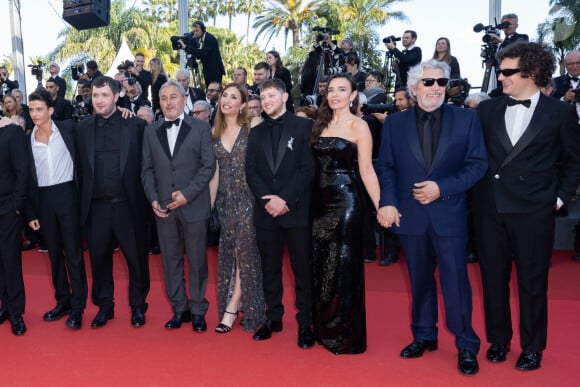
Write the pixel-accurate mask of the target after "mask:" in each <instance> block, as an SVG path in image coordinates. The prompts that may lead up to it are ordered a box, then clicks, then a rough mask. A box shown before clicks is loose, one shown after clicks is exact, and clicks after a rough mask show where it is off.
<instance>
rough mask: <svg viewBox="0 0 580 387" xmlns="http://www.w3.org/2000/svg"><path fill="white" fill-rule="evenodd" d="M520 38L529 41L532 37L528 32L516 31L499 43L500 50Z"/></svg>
mask: <svg viewBox="0 0 580 387" xmlns="http://www.w3.org/2000/svg"><path fill="white" fill-rule="evenodd" d="M518 40H523V41H526V42H527V41H528V40H530V38H529V37H528V35H526V34H518V33H517V32H515V33H514V34H513V35H512V36H510V37H509V38H505V39H504V40H503V42H501V44H500V45H499V50H502V49H504V48H506V47H507V46H509V45H510V44H512V43H514V42H517V41H518Z"/></svg>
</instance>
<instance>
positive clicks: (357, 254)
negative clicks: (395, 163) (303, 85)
mask: <svg viewBox="0 0 580 387" xmlns="http://www.w3.org/2000/svg"><path fill="white" fill-rule="evenodd" d="M357 103H358V97H357V91H356V83H355V82H354V81H353V80H352V78H351V77H350V76H349V75H346V74H337V75H335V76H333V77H331V78H330V80H329V83H328V90H327V99H326V100H325V101H324V102H323V103H322V105H321V106H320V109H319V112H318V118H317V121H316V123H315V124H314V128H313V132H312V151H313V154H314V159H315V163H316V174H315V178H314V192H313V195H312V200H313V224H312V227H313V230H312V235H313V272H314V297H315V300H314V301H315V302H314V305H315V309H314V334H315V335H316V337H317V338H318V341H319V343H321V344H323V345H324V346H325V347H326V348H327V349H328V350H329V351H331V352H333V353H335V354H343V353H362V352H364V351H365V350H366V347H367V340H366V317H365V287H364V259H363V235H362V232H363V218H364V213H363V211H364V210H365V208H366V207H365V205H364V204H363V200H365V199H364V196H363V194H364V192H363V189H364V188H366V189H367V191H368V192H369V195H370V197H371V200H372V202H373V204H374V206H375V207H376V206H377V205H378V201H379V183H378V180H377V176H376V174H375V172H374V169H373V166H372V139H371V134H370V131H369V128H368V126H367V124H366V123H365V122H364V121H363V120H361V119H360V118H358V117H356V116H355V115H354V112H356V106H357ZM357 169H358V173H357ZM359 174H360V178H359V177H358V176H359ZM361 180H362V182H361ZM363 184H364V187H363Z"/></svg>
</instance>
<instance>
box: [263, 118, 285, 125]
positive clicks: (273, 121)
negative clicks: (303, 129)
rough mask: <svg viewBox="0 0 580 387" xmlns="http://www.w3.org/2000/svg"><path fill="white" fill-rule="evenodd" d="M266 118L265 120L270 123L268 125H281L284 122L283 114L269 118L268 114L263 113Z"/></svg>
mask: <svg viewBox="0 0 580 387" xmlns="http://www.w3.org/2000/svg"><path fill="white" fill-rule="evenodd" d="M265 118H266V122H267V123H268V124H269V125H270V126H277V125H279V126H282V124H284V115H281V116H280V117H278V118H270V117H269V116H267V115H265Z"/></svg>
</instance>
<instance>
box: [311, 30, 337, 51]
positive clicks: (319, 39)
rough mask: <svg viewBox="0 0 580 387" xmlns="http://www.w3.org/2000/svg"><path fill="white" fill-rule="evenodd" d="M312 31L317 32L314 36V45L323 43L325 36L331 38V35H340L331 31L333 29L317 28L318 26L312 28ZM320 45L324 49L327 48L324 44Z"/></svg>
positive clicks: (335, 31)
mask: <svg viewBox="0 0 580 387" xmlns="http://www.w3.org/2000/svg"><path fill="white" fill-rule="evenodd" d="M312 31H314V32H318V34H316V43H317V44H319V43H320V42H324V39H325V38H326V35H327V36H330V37H332V35H338V34H340V31H339V30H333V29H331V28H328V27H319V26H316V27H313V28H312ZM322 45H323V46H324V47H327V46H328V45H327V44H325V43H322Z"/></svg>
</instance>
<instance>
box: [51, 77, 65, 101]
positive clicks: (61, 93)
mask: <svg viewBox="0 0 580 387" xmlns="http://www.w3.org/2000/svg"><path fill="white" fill-rule="evenodd" d="M52 79H54V82H55V83H56V84H57V85H58V96H59V97H60V98H65V95H66V87H67V84H66V81H65V80H64V78H62V77H61V76H59V75H57V76H56V77H52Z"/></svg>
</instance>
